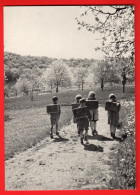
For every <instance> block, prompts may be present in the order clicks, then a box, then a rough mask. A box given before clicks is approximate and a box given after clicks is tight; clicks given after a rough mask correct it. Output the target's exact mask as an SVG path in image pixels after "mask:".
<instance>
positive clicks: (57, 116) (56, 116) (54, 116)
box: [50, 96, 61, 138]
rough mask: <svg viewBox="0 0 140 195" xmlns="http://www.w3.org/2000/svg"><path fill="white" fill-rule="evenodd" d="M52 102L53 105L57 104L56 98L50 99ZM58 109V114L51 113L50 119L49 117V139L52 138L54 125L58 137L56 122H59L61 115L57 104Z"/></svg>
mask: <svg viewBox="0 0 140 195" xmlns="http://www.w3.org/2000/svg"><path fill="white" fill-rule="evenodd" d="M52 101H53V104H57V102H58V97H56V96H54V97H53V98H52ZM57 105H58V107H59V111H58V113H51V114H50V115H51V117H50V120H51V132H50V137H51V138H53V126H54V125H56V135H57V136H59V132H58V122H59V119H60V114H61V110H60V105H59V104H57Z"/></svg>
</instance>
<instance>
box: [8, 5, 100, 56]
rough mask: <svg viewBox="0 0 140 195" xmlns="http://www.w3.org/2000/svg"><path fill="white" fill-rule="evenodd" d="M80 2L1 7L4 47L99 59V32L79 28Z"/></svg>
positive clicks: (29, 52)
mask: <svg viewBox="0 0 140 195" xmlns="http://www.w3.org/2000/svg"><path fill="white" fill-rule="evenodd" d="M81 13H82V8H80V6H10V7H8V6H6V7H4V50H5V51H9V52H13V53H17V54H20V55H31V56H46V57H54V58H66V59H69V58H82V59H83V58H94V59H102V58H103V53H102V52H100V51H95V50H94V48H96V47H97V46H99V44H100V43H99V40H96V39H97V38H98V34H93V33H91V32H88V31H86V30H85V29H82V30H78V25H77V22H76V20H75V18H76V17H77V16H80V14H81Z"/></svg>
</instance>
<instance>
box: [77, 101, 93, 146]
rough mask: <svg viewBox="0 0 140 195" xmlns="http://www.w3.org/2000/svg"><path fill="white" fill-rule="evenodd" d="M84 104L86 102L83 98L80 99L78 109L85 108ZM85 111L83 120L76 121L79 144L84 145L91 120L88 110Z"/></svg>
mask: <svg viewBox="0 0 140 195" xmlns="http://www.w3.org/2000/svg"><path fill="white" fill-rule="evenodd" d="M85 104H86V100H85V99H84V98H81V99H80V106H79V108H82V107H85ZM85 110H86V115H85V117H83V118H79V119H77V124H78V132H79V133H80V141H81V144H84V142H83V140H85V141H86V143H87V144H88V139H87V136H88V129H89V120H88V119H90V118H91V115H90V113H89V111H88V109H85Z"/></svg>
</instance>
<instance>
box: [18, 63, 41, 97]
mask: <svg viewBox="0 0 140 195" xmlns="http://www.w3.org/2000/svg"><path fill="white" fill-rule="evenodd" d="M41 75H42V72H41V70H40V69H39V68H38V67H37V66H34V67H33V68H32V69H29V68H26V69H25V70H24V73H22V74H21V78H22V79H23V80H24V79H25V80H28V81H29V82H30V92H31V100H32V101H33V97H34V95H33V92H34V90H35V89H36V88H39V84H40V78H41Z"/></svg>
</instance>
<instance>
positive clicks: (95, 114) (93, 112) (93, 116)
mask: <svg viewBox="0 0 140 195" xmlns="http://www.w3.org/2000/svg"><path fill="white" fill-rule="evenodd" d="M87 100H97V99H96V97H95V92H94V91H90V92H89V94H88V98H87ZM89 112H90V114H91V120H90V121H89V122H90V127H91V131H92V135H93V136H94V135H98V132H97V130H96V128H97V121H98V109H94V110H89Z"/></svg>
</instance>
